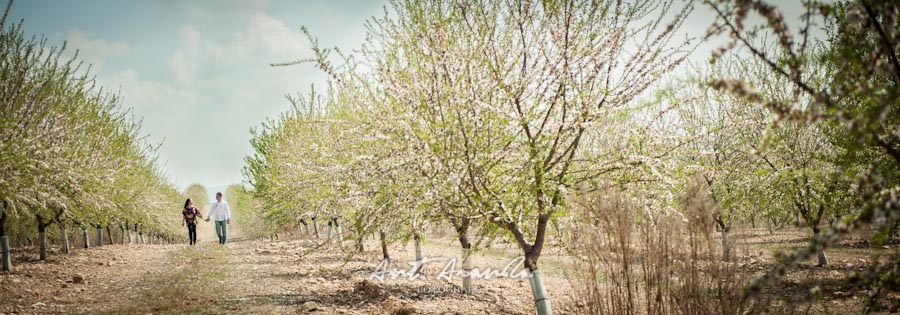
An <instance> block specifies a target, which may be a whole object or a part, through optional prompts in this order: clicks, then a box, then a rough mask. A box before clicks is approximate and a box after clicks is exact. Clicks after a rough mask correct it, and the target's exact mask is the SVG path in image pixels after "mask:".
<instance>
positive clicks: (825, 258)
mask: <svg viewBox="0 0 900 315" xmlns="http://www.w3.org/2000/svg"><path fill="white" fill-rule="evenodd" d="M813 238H815V239H819V229H818V228H817V229H815V231H814V232H813ZM816 254H817V256H818V257H819V266H820V267H822V266H827V265H828V256H825V248H824V247H822V244H819V246H818V251H817V253H816Z"/></svg>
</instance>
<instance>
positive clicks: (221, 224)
mask: <svg viewBox="0 0 900 315" xmlns="http://www.w3.org/2000/svg"><path fill="white" fill-rule="evenodd" d="M216 235H218V236H219V244H222V245H225V238H226V236H227V235H228V224H227V222H226V221H216Z"/></svg>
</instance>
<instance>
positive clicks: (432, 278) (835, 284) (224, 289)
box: [0, 224, 900, 314]
mask: <svg viewBox="0 0 900 315" xmlns="http://www.w3.org/2000/svg"><path fill="white" fill-rule="evenodd" d="M804 232H805V230H793V229H792V230H782V231H778V232H777V233H776V235H774V236H769V235H768V234H767V233H766V232H765V231H764V230H762V229H760V230H744V231H741V232H740V233H735V235H734V239H735V240H737V242H738V243H740V244H741V245H739V247H741V248H742V249H740V250H739V251H740V252H741V255H742V259H741V261H743V263H742V265H743V268H744V269H745V270H747V271H748V272H751V273H757V274H758V273H761V272H763V271H764V270H766V268H767V267H768V266H770V265H771V262H772V261H773V258H774V255H773V251H776V250H785V249H790V248H793V247H796V246H803V245H804V242H805V237H806V236H804ZM229 233H230V234H231V235H232V236H231V238H230V240H229V243H228V244H227V245H225V246H220V245H218V244H216V243H215V241H214V240H213V238H214V237H215V236H214V232H213V231H212V228H211V224H205V225H201V229H200V235H201V242H200V244H199V245H196V246H188V245H183V244H182V245H111V246H110V245H106V246H102V247H91V248H90V249H79V250H74V251H73V252H72V253H70V254H68V255H62V254H59V253H57V252H55V251H52V252H51V255H50V260H49V261H48V262H38V261H36V257H34V256H36V251H35V249H33V248H20V249H17V250H16V251H15V252H14V256H15V258H14V262H15V265H14V272H12V273H0V313H2V314H70V313H71V314H307V313H313V314H413V313H414V314H533V304H532V298H531V292H530V287H529V285H528V281H527V280H522V279H510V278H495V279H490V280H484V281H476V287H477V289H476V292H474V293H473V294H463V293H462V292H459V289H460V288H459V284H460V283H461V281H460V279H459V278H458V277H455V278H454V279H453V280H452V281H451V282H447V281H446V280H442V279H437V277H436V275H437V274H439V273H440V272H441V271H442V269H443V268H444V267H445V263H444V262H433V263H430V264H429V265H427V266H426V268H425V269H424V273H425V274H426V275H427V276H428V279H427V280H409V279H405V278H402V277H401V278H398V279H389V278H390V277H389V276H388V277H386V279H385V280H386V281H385V283H381V282H380V281H378V280H375V279H371V278H370V276H371V275H372V272H373V271H374V270H375V268H376V266H378V263H379V261H380V259H381V252H380V248H379V247H378V243H377V242H376V241H375V240H371V239H369V240H367V241H366V243H365V245H366V251H365V252H364V253H362V254H358V255H353V256H349V255H348V251H350V250H352V249H351V248H352V247H353V246H354V244H353V243H351V242H349V241H348V242H345V243H344V247H345V248H346V250H347V251H344V250H341V249H340V248H339V247H338V245H337V244H336V243H334V242H332V243H324V244H323V243H321V242H317V241H314V240H311V239H308V238H285V239H283V240H275V241H268V240H250V239H246V238H244V237H242V236H241V235H240V234H241V233H240V227H239V226H236V225H232V226H231V227H230V231H229ZM323 234H325V233H324V232H323ZM323 237H324V235H323ZM864 240H865V236H860V237H859V238H858V239H856V238H851V239H849V240H847V241H845V242H844V243H842V244H841V246H838V247H837V248H834V249H831V250H830V251H829V256H830V257H829V258H830V259H831V264H830V265H829V266H828V267H824V268H820V267H815V266H814V262H807V263H804V264H802V265H801V266H799V267H797V268H795V269H794V270H793V271H792V272H790V273H789V274H788V276H787V277H786V278H785V279H784V281H783V282H782V283H781V284H779V286H778V287H776V288H772V289H771V290H767V291H768V292H769V294H771V295H772V296H791V295H795V294H797V293H798V292H800V291H803V290H808V289H809V288H811V287H812V286H814V285H820V286H821V287H822V296H823V298H824V299H825V301H824V303H820V304H818V306H816V307H814V308H813V312H814V313H832V312H833V313H843V314H856V313H858V312H859V311H860V310H861V303H862V301H863V300H864V298H865V295H866V294H867V293H868V290H867V288H851V289H835V288H839V287H840V286H839V284H840V282H841V281H842V279H844V278H845V277H846V276H848V275H849V274H850V273H851V272H853V271H858V270H861V269H863V268H864V266H865V265H866V263H867V261H866V260H867V259H871V258H870V257H871V254H873V253H875V254H885V255H888V254H896V253H898V245H896V244H889V245H887V246H886V247H882V246H869V245H868V244H866V243H865V241H864ZM454 245H455V244H454V243H453V242H452V239H451V238H449V237H436V238H434V239H433V240H431V241H430V242H427V243H426V246H425V251H426V255H427V256H429V257H456V256H459V250H458V246H454ZM390 253H391V255H392V256H391V259H392V261H394V266H395V267H396V268H402V269H408V268H409V266H408V265H407V264H406V262H408V261H411V260H413V257H414V252H413V246H412V244H411V242H410V243H408V244H401V245H396V246H391V247H390ZM515 256H516V249H515V248H514V247H513V246H512V245H509V244H502V243H501V244H497V245H495V246H493V248H491V249H487V250H484V251H482V252H480V253H479V254H478V255H476V257H475V258H474V261H473V264H474V265H475V266H478V267H482V268H485V267H490V268H494V269H502V268H503V267H504V265H505V264H506V263H507V262H509V261H510V258H512V257H515ZM541 263H542V264H543V265H544V267H542V268H543V269H542V270H543V271H544V274H545V281H546V282H547V290H548V293H549V295H550V296H551V297H552V298H553V307H554V310H555V311H556V313H559V314H578V313H580V312H578V311H577V310H576V309H575V305H574V302H572V299H571V297H572V294H573V292H572V289H571V286H570V281H569V276H567V275H566V274H565V270H568V269H567V267H565V266H566V265H568V263H567V261H566V260H565V258H563V256H562V255H560V254H558V253H553V252H550V253H545V257H542V258H541ZM456 268H457V269H458V268H460V265H459V264H458V265H457V266H456ZM76 278H80V279H83V281H77V280H76V281H73V280H75V279H76ZM887 301H888V304H889V305H897V306H900V295H896V294H893V293H892V294H889V295H888V297H887ZM891 303H893V304H891ZM798 307H801V308H802V305H800V304H798ZM885 311H886V312H888V313H890V312H891V311H893V312H897V311H898V309H897V308H895V309H887V310H885Z"/></svg>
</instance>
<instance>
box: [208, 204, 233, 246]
mask: <svg viewBox="0 0 900 315" xmlns="http://www.w3.org/2000/svg"><path fill="white" fill-rule="evenodd" d="M210 218H212V219H215V220H216V235H218V236H219V244H222V245H225V238H226V236H227V231H228V229H227V228H226V227H227V225H226V224H231V207H230V206H228V202H227V201H224V200H222V193H220V192H217V193H216V202H213V204H212V205H210V206H209V213H207V214H206V222H209V219H210Z"/></svg>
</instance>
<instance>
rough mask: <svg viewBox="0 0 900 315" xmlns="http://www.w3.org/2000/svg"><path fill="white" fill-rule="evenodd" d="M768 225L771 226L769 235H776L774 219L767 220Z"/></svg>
mask: <svg viewBox="0 0 900 315" xmlns="http://www.w3.org/2000/svg"><path fill="white" fill-rule="evenodd" d="M766 224H768V225H769V235H775V229H774V228H773V227H772V219H771V218H769V219H767V220H766Z"/></svg>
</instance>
